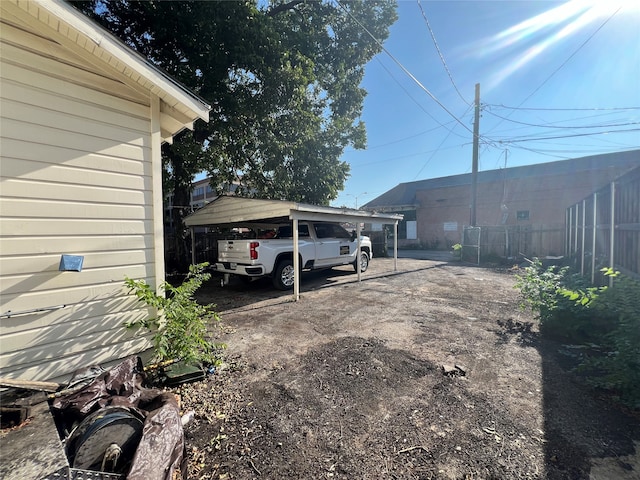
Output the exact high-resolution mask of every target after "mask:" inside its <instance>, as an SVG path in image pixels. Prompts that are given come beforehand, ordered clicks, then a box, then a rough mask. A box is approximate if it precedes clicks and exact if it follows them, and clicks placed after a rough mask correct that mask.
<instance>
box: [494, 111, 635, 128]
mask: <svg viewBox="0 0 640 480" xmlns="http://www.w3.org/2000/svg"><path fill="white" fill-rule="evenodd" d="M485 112H487V113H489V114H490V115H493V116H494V117H497V118H500V119H502V120H506V121H508V122H511V123H517V124H519V125H526V126H528V127H541V128H567V129H570V130H573V129H577V128H604V127H626V126H628V125H639V124H640V122H625V123H608V124H606V125H568V126H567V125H552V124H550V123H549V124H546V125H540V124H535V123H527V122H519V121H518V120H511V119H510V118H508V117H503V116H501V115H498V114H497V113H493V112H492V111H491V110H485Z"/></svg>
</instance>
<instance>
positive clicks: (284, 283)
mask: <svg viewBox="0 0 640 480" xmlns="http://www.w3.org/2000/svg"><path fill="white" fill-rule="evenodd" d="M294 281H295V271H294V269H293V260H281V261H280V262H279V263H278V265H277V266H276V269H275V271H274V273H273V286H274V287H276V288H277V289H278V290H291V289H292V288H293V283H294Z"/></svg>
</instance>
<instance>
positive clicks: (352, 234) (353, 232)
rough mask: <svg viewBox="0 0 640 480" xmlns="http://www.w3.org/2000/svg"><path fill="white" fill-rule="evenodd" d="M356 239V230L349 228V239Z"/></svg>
mask: <svg viewBox="0 0 640 480" xmlns="http://www.w3.org/2000/svg"><path fill="white" fill-rule="evenodd" d="M355 239H356V231H355V230H351V241H352V242H353V241H354V240H355Z"/></svg>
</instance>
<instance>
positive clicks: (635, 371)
mask: <svg viewBox="0 0 640 480" xmlns="http://www.w3.org/2000/svg"><path fill="white" fill-rule="evenodd" d="M603 271H605V274H606V275H609V276H613V277H616V278H615V281H614V286H613V287H612V288H608V287H601V288H599V289H590V290H589V291H588V292H587V293H586V294H583V293H582V292H563V294H564V295H569V296H570V298H573V299H574V300H575V301H576V302H578V303H581V304H584V305H586V306H587V307H588V308H589V309H590V310H591V312H592V316H593V317H594V318H597V319H599V321H600V325H601V326H603V327H604V328H607V330H608V331H607V333H605V334H604V335H603V337H602V341H603V342H602V343H603V344H604V345H603V346H604V349H605V351H606V354H605V355H603V356H598V357H590V358H587V359H586V360H585V361H584V362H583V367H586V368H592V369H595V370H596V371H599V372H600V375H598V376H597V377H593V378H591V383H592V384H594V385H596V386H598V387H602V388H605V389H607V390H611V391H613V392H615V393H616V394H617V395H618V396H619V397H620V399H621V400H622V401H623V402H624V403H625V404H627V405H629V406H632V407H634V408H640V303H639V302H638V299H639V298H640V282H638V281H636V280H633V279H632V278H629V277H627V276H624V275H620V273H619V272H613V271H612V270H611V269H603ZM576 293H577V294H578V296H577V297H576Z"/></svg>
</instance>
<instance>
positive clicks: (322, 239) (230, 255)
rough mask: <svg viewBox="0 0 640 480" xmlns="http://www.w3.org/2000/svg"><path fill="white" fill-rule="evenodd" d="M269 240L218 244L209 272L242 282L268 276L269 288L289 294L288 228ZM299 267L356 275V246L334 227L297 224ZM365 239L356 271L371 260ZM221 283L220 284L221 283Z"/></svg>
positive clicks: (291, 273) (290, 252)
mask: <svg viewBox="0 0 640 480" xmlns="http://www.w3.org/2000/svg"><path fill="white" fill-rule="evenodd" d="M273 233H274V236H273V238H255V239H253V238H251V239H241V240H219V241H218V262H217V263H215V265H213V268H214V269H215V270H216V271H218V272H221V273H223V274H224V275H225V278H226V279H228V277H227V275H238V276H240V277H241V278H244V279H248V280H250V279H252V278H258V277H265V276H271V277H272V279H273V285H274V286H275V287H276V288H278V289H280V290H289V289H292V288H293V284H294V268H293V235H292V227H291V225H290V224H287V225H280V226H278V227H277V228H275V229H274V230H273ZM298 249H299V255H300V265H301V268H303V269H304V270H316V269H322V268H331V267H335V266H338V265H349V264H351V265H353V267H354V269H355V270H356V271H357V268H358V267H357V264H356V258H357V255H356V250H357V249H358V242H357V239H356V238H355V233H354V234H353V235H352V234H350V233H349V232H347V230H345V229H344V228H343V227H342V226H341V225H340V224H338V223H330V222H302V221H300V222H299V223H298ZM372 250H373V249H372V248H371V240H370V239H369V237H366V236H361V237H360V256H359V257H360V271H361V272H364V271H366V270H367V267H368V266H369V260H370V259H371V257H372V256H373V253H372ZM223 283H224V280H223Z"/></svg>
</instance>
